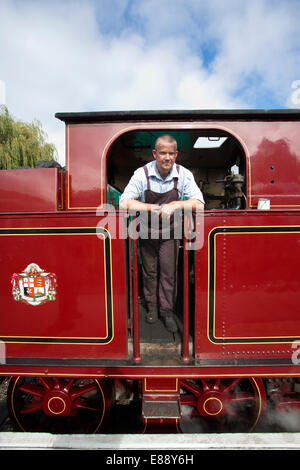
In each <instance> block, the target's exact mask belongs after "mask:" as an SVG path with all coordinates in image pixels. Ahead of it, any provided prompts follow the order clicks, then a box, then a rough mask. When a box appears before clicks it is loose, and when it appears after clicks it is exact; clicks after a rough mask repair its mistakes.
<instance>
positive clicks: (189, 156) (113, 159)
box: [107, 128, 247, 356]
mask: <svg viewBox="0 0 300 470" xmlns="http://www.w3.org/2000/svg"><path fill="white" fill-rule="evenodd" d="M165 133H168V134H171V135H172V136H173V137H174V138H175V139H176V141H177V148H178V158H177V161H176V163H178V164H181V165H183V166H184V167H186V168H188V169H189V170H190V171H191V172H192V173H193V175H194V178H195V181H196V183H197V184H198V186H199V187H200V189H201V190H202V192H203V196H204V199H205V203H206V204H205V210H207V211H213V210H219V209H225V208H226V209H235V210H236V209H244V208H245V207H246V204H247V201H246V188H245V184H246V164H245V157H244V152H243V150H242V147H241V145H240V144H239V142H238V141H237V140H236V139H235V138H234V137H233V136H232V135H230V134H229V133H228V132H225V131H224V130H221V129H213V128H208V129H207V128H204V129H203V128H202V129H178V128H176V129H172V128H169V129H165V128H164V129H143V130H140V129H137V130H134V131H129V132H125V133H123V134H122V135H121V136H120V137H118V138H117V139H116V140H114V142H113V143H112V144H111V146H110V149H109V152H108V155H107V195H108V203H109V204H113V205H114V206H115V207H118V205H117V201H118V199H119V198H120V195H121V194H122V192H123V191H124V189H125V187H126V185H127V184H128V182H129V179H130V178H131V176H132V174H133V173H134V171H135V170H136V169H137V168H139V167H141V166H144V165H145V164H147V163H148V162H150V161H152V160H153V155H152V149H153V148H154V143H155V140H156V139H157V137H159V135H162V134H165ZM183 232H184V229H183ZM129 243H130V241H129ZM137 245H138V246H137V260H136V267H137V271H138V281H137V282H138V303H139V311H140V322H141V325H140V330H141V334H140V341H141V347H142V349H143V351H142V352H143V353H145V352H146V354H147V352H148V353H149V354H151V356H153V354H154V351H155V346H157V347H158V349H159V353H160V354H161V348H162V347H164V351H165V353H166V354H167V353H168V352H169V353H170V355H172V356H174V348H173V347H175V349H176V354H177V355H178V356H180V353H181V350H182V339H183V323H184V318H183V317H184V314H183V311H184V304H183V299H184V298H185V297H186V296H188V305H189V309H188V310H189V312H188V314H189V320H188V332H189V333H188V336H189V350H190V351H191V352H192V351H193V349H194V348H193V344H194V322H195V317H194V309H195V294H194V291H195V278H194V273H195V257H194V255H193V253H192V252H191V253H190V254H189V255H188V265H185V263H184V247H183V245H184V242H183V239H182V240H181V243H180V249H179V260H178V281H177V284H178V285H177V292H178V296H177V298H178V300H177V308H176V315H175V318H176V322H177V324H178V327H179V333H177V334H175V335H173V333H169V332H167V331H166V329H165V327H164V325H163V323H162V322H161V321H160V320H158V322H157V323H156V324H155V325H149V324H147V323H146V322H145V316H146V315H145V303H144V299H143V295H142V292H143V288H142V287H143V286H142V283H143V279H142V275H141V257H140V254H139V244H138V242H137ZM127 249H129V256H128V264H129V270H130V269H134V267H133V260H132V253H130V251H132V250H131V249H130V248H127ZM186 270H188V272H187V273H186V272H185V271H186ZM185 276H186V277H187V284H188V287H187V289H188V293H185V292H184V283H185ZM128 291H130V289H128ZM128 311H130V308H128ZM129 316H130V314H129ZM129 324H131V322H129ZM172 346H173V347H172ZM148 347H149V349H148ZM169 347H171V349H168V348H169ZM178 353H179V354H178ZM144 355H145V354H144Z"/></svg>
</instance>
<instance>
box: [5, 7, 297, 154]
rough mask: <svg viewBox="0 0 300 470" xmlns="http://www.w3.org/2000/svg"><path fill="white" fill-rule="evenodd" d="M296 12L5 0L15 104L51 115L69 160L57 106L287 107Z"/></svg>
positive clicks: (51, 130) (9, 92)
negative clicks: (56, 115) (260, 105)
mask: <svg viewBox="0 0 300 470" xmlns="http://www.w3.org/2000/svg"><path fill="white" fill-rule="evenodd" d="M296 13H297V2H295V1H293V0H290V1H289V2H285V1H283V0H282V1H279V0H277V1H276V0H275V1H274V0H259V1H257V0H253V1H251V2H241V1H238V0H229V1H228V2H223V1H219V0H210V1H208V0H201V1H200V0H173V1H172V8H171V7H170V2H169V0H165V1H164V0H159V1H158V0H143V1H140V0H138V1H137V0H132V1H129V0H127V1H125V0H124V1H123V0H99V1H96V0H94V1H93V0H85V1H79V0H78V1H77V0H65V1H57V0H56V1H53V2H49V3H48V2H46V1H44V2H40V1H34V0H31V1H28V0H24V1H22V2H20V1H17V0H10V1H8V0H0V80H2V81H3V82H5V84H6V103H7V105H8V107H9V110H10V111H11V113H12V114H13V115H15V116H16V117H18V118H20V119H25V120H32V119H34V118H37V119H39V120H40V121H41V122H42V123H43V125H44V128H45V129H46V131H47V133H48V136H49V140H51V141H53V142H54V143H55V144H56V146H57V148H58V150H59V153H60V160H61V161H63V159H64V157H63V142H64V124H63V123H61V122H60V121H57V120H56V119H55V118H54V114H55V112H58V111H59V112H61V111H93V110H125V109H128V110H132V109H189V108H190V109H195V108H207V109H211V108H237V107H258V106H259V103H260V101H259V100H260V99H264V100H266V99H270V97H272V99H275V100H277V102H278V103H281V106H284V105H285V103H286V100H287V98H288V95H289V94H290V93H291V91H292V90H291V89H290V87H291V84H292V81H294V80H297V79H300V76H297V75H296V74H297V71H298V70H299V69H300V68H299V53H298V51H297V48H299V42H298V41H299V40H298V31H297V28H298V25H297V15H296ZM112 18H113V20H112ZM265 96H267V98H266V97H265ZM272 103H273V102H272ZM263 107H266V104H265V101H264V102H263Z"/></svg>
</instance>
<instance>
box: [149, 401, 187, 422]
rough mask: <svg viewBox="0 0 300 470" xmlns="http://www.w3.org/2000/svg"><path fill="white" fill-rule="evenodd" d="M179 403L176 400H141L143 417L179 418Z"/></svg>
mask: <svg viewBox="0 0 300 470" xmlns="http://www.w3.org/2000/svg"><path fill="white" fill-rule="evenodd" d="M180 417H181V413H180V405H179V401H178V400H151V399H150V400H149V399H144V400H143V418H144V419H147V420H151V419H155V420H157V419H163V418H165V419H168V420H176V419H180Z"/></svg>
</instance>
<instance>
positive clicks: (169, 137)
mask: <svg viewBox="0 0 300 470" xmlns="http://www.w3.org/2000/svg"><path fill="white" fill-rule="evenodd" d="M160 140H164V141H166V142H169V143H172V144H173V143H174V144H175V145H176V150H177V141H176V139H175V138H174V137H173V136H172V135H171V134H163V135H160V136H159V137H157V139H156V141H155V144H154V148H155V150H157V144H158V142H159V141H160Z"/></svg>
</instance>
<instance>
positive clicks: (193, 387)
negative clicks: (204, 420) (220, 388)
mask: <svg viewBox="0 0 300 470" xmlns="http://www.w3.org/2000/svg"><path fill="white" fill-rule="evenodd" d="M181 385H182V386H183V387H184V388H186V389H187V390H189V391H190V392H192V393H193V395H195V396H196V397H199V396H200V395H201V394H202V390H201V388H200V387H199V386H198V385H196V384H194V383H193V382H189V381H187V380H182V381H181Z"/></svg>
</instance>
